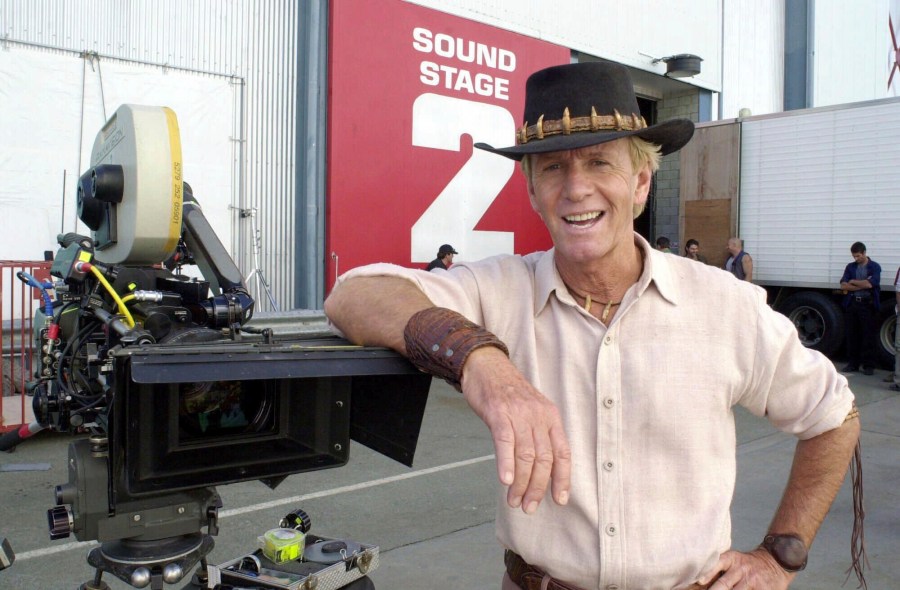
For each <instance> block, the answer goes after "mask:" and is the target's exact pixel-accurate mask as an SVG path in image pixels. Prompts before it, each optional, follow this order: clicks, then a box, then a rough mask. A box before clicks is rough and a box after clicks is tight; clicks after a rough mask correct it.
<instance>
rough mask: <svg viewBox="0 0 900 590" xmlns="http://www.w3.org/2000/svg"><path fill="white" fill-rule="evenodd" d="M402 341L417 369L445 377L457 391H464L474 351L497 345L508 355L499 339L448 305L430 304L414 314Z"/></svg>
mask: <svg viewBox="0 0 900 590" xmlns="http://www.w3.org/2000/svg"><path fill="white" fill-rule="evenodd" d="M403 340H404V341H405V343H406V355H407V357H408V358H409V360H410V362H412V364H413V365H415V366H416V368H417V369H419V370H420V371H422V372H424V373H428V374H429V375H434V376H435V377H440V378H441V379H444V380H445V381H446V382H447V383H449V384H450V385H452V386H453V387H455V388H456V390H457V391H462V387H461V385H460V381H461V380H462V370H463V365H464V364H465V363H466V359H467V358H468V357H469V355H470V354H472V351H473V350H476V349H478V348H481V347H482V346H494V347H496V348H499V349H500V350H502V351H503V354H505V355H506V356H509V350H508V349H507V348H506V345H505V344H503V342H502V341H501V340H500V339H499V338H497V337H496V336H494V335H493V334H491V333H490V332H488V331H487V330H485V329H484V328H482V327H481V326H479V325H478V324H475V323H473V322H470V321H469V320H467V319H466V318H465V317H464V316H463V315H461V314H459V313H457V312H455V311H453V310H450V309H447V308H445V307H429V308H427V309H423V310H422V311H420V312H417V313H415V314H413V316H412V317H411V318H409V322H407V324H406V329H405V330H404V331H403Z"/></svg>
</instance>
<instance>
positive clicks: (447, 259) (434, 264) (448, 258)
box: [425, 244, 459, 270]
mask: <svg viewBox="0 0 900 590" xmlns="http://www.w3.org/2000/svg"><path fill="white" fill-rule="evenodd" d="M454 254H459V252H457V251H456V250H454V249H453V246H451V245H450V244H444V245H443V246H441V247H440V248H439V249H438V253H437V258H435V259H434V260H432V261H431V263H430V264H429V265H428V268H426V269H425V270H432V269H434V268H443V269H444V270H447V269H448V268H450V265H451V264H453V255H454Z"/></svg>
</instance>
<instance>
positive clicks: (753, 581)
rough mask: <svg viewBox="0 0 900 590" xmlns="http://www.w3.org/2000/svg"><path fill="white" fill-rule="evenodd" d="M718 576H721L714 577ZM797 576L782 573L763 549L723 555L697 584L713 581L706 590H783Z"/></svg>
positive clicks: (729, 552) (779, 567)
mask: <svg viewBox="0 0 900 590" xmlns="http://www.w3.org/2000/svg"><path fill="white" fill-rule="evenodd" d="M719 572H721V576H719V578H718V579H716V576H717V575H719ZM796 575H797V574H795V573H790V572H787V571H785V570H784V569H782V567H781V566H780V565H778V562H776V561H775V558H774V557H772V556H771V555H769V552H768V551H766V550H765V549H762V548H759V549H755V550H753V551H751V552H750V553H741V552H740V551H726V552H725V553H723V554H722V555H721V556H720V557H719V562H718V563H717V564H716V566H715V567H714V568H713V569H712V571H711V572H709V573H708V574H707V575H706V576H704V577H703V578H701V579H700V580H699V583H700V584H708V583H709V582H710V581H711V580H716V582H715V584H713V585H712V586H710V587H709V590H731V589H734V590H786V588H787V587H788V586H790V584H791V582H792V581H793V579H794V577H795V576H796Z"/></svg>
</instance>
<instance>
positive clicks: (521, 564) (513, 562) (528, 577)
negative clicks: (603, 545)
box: [503, 549, 709, 590]
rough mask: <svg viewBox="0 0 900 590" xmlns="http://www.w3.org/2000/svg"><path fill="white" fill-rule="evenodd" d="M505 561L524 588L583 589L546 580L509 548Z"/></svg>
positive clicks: (696, 588) (694, 589) (697, 589)
mask: <svg viewBox="0 0 900 590" xmlns="http://www.w3.org/2000/svg"><path fill="white" fill-rule="evenodd" d="M503 561H504V563H505V564H506V573H507V574H508V575H509V579H510V580H512V581H513V583H514V584H515V585H516V586H518V587H519V588H521V589H522V590H582V588H580V587H578V586H575V585H574V584H569V583H567V582H563V581H562V580H557V579H556V578H549V576H548V578H549V580H548V581H546V582H545V580H544V577H545V576H546V574H545V573H544V571H543V570H541V569H540V568H537V567H534V566H533V565H530V564H528V563H526V561H525V560H524V559H522V558H521V557H520V556H519V555H518V554H517V553H515V552H513V551H510V550H509V549H507V550H506V553H504V555H503ZM544 584H546V585H544ZM707 588H709V585H706V586H703V585H700V584H691V585H690V586H688V587H687V588H686V589H685V590H706V589H707Z"/></svg>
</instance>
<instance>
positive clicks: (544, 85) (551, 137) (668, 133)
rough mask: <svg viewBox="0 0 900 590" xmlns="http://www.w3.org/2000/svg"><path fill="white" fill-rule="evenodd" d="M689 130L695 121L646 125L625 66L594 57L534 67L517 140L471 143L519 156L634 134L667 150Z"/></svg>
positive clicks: (674, 148)
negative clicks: (502, 145) (512, 142)
mask: <svg viewBox="0 0 900 590" xmlns="http://www.w3.org/2000/svg"><path fill="white" fill-rule="evenodd" d="M693 134H694V124H693V123H692V122H691V121H689V120H687V119H671V120H669V121H665V122H663V123H659V124H657V125H653V126H652V127H648V126H647V123H646V121H644V119H643V117H641V111H640V109H639V108H638V103H637V97H636V96H635V94H634V86H633V84H632V83H631V76H630V75H629V74H628V69H627V68H625V66H622V65H619V64H614V63H610V62H598V61H594V62H585V63H577V64H567V65H562V66H553V67H550V68H546V69H543V70H539V71H537V72H535V73H533V74H532V75H531V76H529V77H528V82H527V83H526V85H525V122H524V124H523V125H522V127H520V128H519V129H517V130H516V145H514V146H512V147H508V148H495V147H492V146H490V145H488V144H486V143H476V144H475V147H477V148H479V149H482V150H486V151H489V152H493V153H495V154H499V155H501V156H506V157H507V158H511V159H513V160H521V159H522V157H523V156H525V154H539V153H545V152H556V151H561V150H571V149H576V148H582V147H587V146H590V145H597V144H599V143H605V142H607V141H613V140H615V139H619V138H620V137H628V136H630V135H636V136H638V137H640V138H642V139H645V140H647V141H649V142H651V143H655V144H657V145H659V146H660V152H661V153H662V155H666V154H670V153H672V152H674V151H677V150H679V149H681V148H682V147H683V146H684V144H686V143H687V142H688V141H689V140H690V139H691V136H692V135H693Z"/></svg>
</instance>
